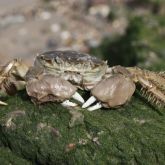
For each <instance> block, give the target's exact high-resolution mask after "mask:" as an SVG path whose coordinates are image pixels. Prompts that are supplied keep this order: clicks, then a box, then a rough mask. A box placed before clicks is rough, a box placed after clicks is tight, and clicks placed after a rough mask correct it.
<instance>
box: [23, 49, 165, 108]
mask: <svg viewBox="0 0 165 165" xmlns="http://www.w3.org/2000/svg"><path fill="white" fill-rule="evenodd" d="M23 77H24V75H23ZM25 81H26V91H27V94H28V95H29V96H30V97H31V98H32V101H33V102H34V103H37V104H41V103H44V102H48V101H52V102H54V101H56V102H60V103H61V104H62V105H63V106H67V107H74V106H77V105H78V103H74V102H72V101H70V99H71V98H72V99H74V100H76V101H78V102H79V104H80V105H81V107H82V108H86V109H87V110H89V111H93V110H97V109H100V108H101V107H105V108H115V107H119V106H122V105H124V104H126V103H127V102H128V101H130V99H131V97H132V95H133V93H134V92H135V89H136V84H140V85H141V91H142V95H143V96H145V97H146V98H147V99H148V101H150V102H153V103H155V104H156V105H158V106H159V105H160V106H164V105H165V73H164V72H162V73H157V72H152V71H148V70H142V69H140V68H137V67H122V66H113V67H109V66H108V64H107V62H106V61H103V60H101V59H98V58H96V57H94V56H91V55H89V54H83V53H79V52H76V51H70V50H68V51H49V52H44V53H41V54H39V55H37V56H36V58H35V62H34V65H33V66H32V67H31V68H30V69H29V70H28V72H27V74H26V76H25ZM78 89H80V90H87V91H90V94H91V97H90V98H89V99H88V100H87V101H84V99H83V97H82V96H81V95H80V94H79V93H78Z"/></svg>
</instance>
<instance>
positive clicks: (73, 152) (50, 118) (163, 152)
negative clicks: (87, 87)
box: [0, 93, 165, 164]
mask: <svg viewBox="0 0 165 165" xmlns="http://www.w3.org/2000/svg"><path fill="white" fill-rule="evenodd" d="M24 96H25V94H24V93H22V94H21V93H20V94H18V95H16V96H15V97H11V98H9V100H8V103H9V106H6V107H2V108H1V111H0V116H1V122H0V123H1V124H0V142H1V144H2V145H3V146H5V147H8V148H10V149H11V151H12V152H13V153H14V154H16V155H18V156H19V157H22V158H23V159H27V160H30V161H31V162H32V163H39V164H66V163H67V164H93V163H96V164H106V163H110V164H163V162H164V161H165V148H164V146H165V135H164V132H165V112H164V111H163V109H155V108H154V107H152V106H150V105H149V104H147V103H146V102H145V100H142V99H140V98H139V96H138V95H137V96H135V97H133V99H132V100H131V102H130V103H129V104H128V105H126V106H124V107H121V108H119V109H113V110H109V109H101V110H97V111H95V112H88V111H86V110H81V111H80V112H81V113H82V114H83V115H84V123H83V124H81V125H76V126H75V127H72V128H70V127H69V121H70V117H71V116H70V114H69V111H68V110H67V109H65V108H63V107H61V106H60V105H59V104H45V105H42V106H40V107H38V106H35V105H33V104H32V103H31V102H30V100H29V99H27V98H26V97H24ZM16 110H17V111H18V110H20V111H25V113H26V115H18V116H17V117H15V118H13V120H12V122H13V123H14V124H15V127H12V126H11V127H10V125H9V126H8V127H7V126H6V122H7V121H8V119H9V117H10V116H11V115H10V114H11V112H13V111H16Z"/></svg>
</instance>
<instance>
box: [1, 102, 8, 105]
mask: <svg viewBox="0 0 165 165" xmlns="http://www.w3.org/2000/svg"><path fill="white" fill-rule="evenodd" d="M0 105H8V104H7V103H5V102H3V101H0Z"/></svg>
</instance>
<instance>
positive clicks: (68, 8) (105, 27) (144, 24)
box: [0, 0, 165, 70]
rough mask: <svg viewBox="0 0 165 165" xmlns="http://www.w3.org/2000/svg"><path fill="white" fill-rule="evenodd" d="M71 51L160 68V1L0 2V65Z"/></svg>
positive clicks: (163, 10)
mask: <svg viewBox="0 0 165 165" xmlns="http://www.w3.org/2000/svg"><path fill="white" fill-rule="evenodd" d="M55 49H61V50H65V49H73V50H76V51H81V52H86V53H90V54H94V55H96V56H98V57H100V58H102V59H105V60H108V63H109V65H111V66H112V65H119V64H120V65H124V66H134V65H138V66H140V67H144V68H149V69H150V68H152V69H153V70H164V69H165V1H164V0H5V1H4V0H0V63H1V64H4V63H5V62H7V61H8V60H11V59H13V58H18V57H20V58H22V59H23V60H24V61H25V62H26V63H27V64H28V65H31V64H32V63H33V60H34V57H35V56H36V54H37V53H41V52H44V51H48V50H55Z"/></svg>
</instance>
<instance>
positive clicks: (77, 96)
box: [72, 92, 85, 104]
mask: <svg viewBox="0 0 165 165" xmlns="http://www.w3.org/2000/svg"><path fill="white" fill-rule="evenodd" d="M72 98H73V99H75V100H77V101H78V102H80V103H82V104H83V103H84V102H85V101H84V99H83V98H82V96H81V95H80V94H79V93H78V92H75V93H74V94H73V95H72Z"/></svg>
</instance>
